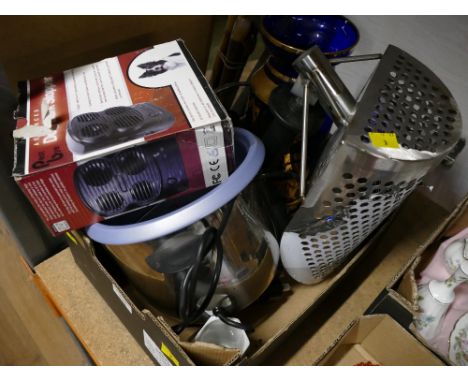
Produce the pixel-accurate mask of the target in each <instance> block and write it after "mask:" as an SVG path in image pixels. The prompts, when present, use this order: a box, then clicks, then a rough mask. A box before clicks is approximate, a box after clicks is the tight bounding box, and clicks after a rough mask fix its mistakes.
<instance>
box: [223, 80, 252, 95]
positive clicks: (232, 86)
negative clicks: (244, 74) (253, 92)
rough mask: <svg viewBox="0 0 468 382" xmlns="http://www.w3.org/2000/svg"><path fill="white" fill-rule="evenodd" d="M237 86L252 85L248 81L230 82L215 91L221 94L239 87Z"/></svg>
mask: <svg viewBox="0 0 468 382" xmlns="http://www.w3.org/2000/svg"><path fill="white" fill-rule="evenodd" d="M237 87H250V83H249V82H247V81H239V82H228V83H227V84H224V85H223V86H220V87H219V88H216V89H215V93H216V94H219V93H222V92H224V91H226V90H229V89H232V88H237Z"/></svg>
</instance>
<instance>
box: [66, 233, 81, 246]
mask: <svg viewBox="0 0 468 382" xmlns="http://www.w3.org/2000/svg"><path fill="white" fill-rule="evenodd" d="M65 235H67V236H68V238H69V239H70V240H71V241H72V242H73V244H75V245H78V242H77V241H76V239H75V237H74V236H73V235H72V234H71V233H70V232H66V233H65Z"/></svg>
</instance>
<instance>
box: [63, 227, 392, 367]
mask: <svg viewBox="0 0 468 382" xmlns="http://www.w3.org/2000/svg"><path fill="white" fill-rule="evenodd" d="M385 227H386V224H384V225H383V226H381V227H379V229H378V230H377V231H376V232H375V233H374V235H373V237H372V238H369V240H367V241H366V242H365V243H364V245H362V246H361V247H360V248H358V250H357V251H356V252H355V254H354V256H353V257H352V258H350V259H349V261H348V263H346V264H345V265H344V266H343V267H342V268H341V269H340V270H338V271H337V272H336V273H335V274H333V275H332V276H331V277H329V278H328V279H327V280H325V281H323V282H322V283H320V284H316V285H301V284H297V283H295V282H294V281H292V280H289V282H290V283H291V284H290V291H289V292H288V293H284V294H283V295H282V296H281V297H280V298H276V299H262V298H260V299H259V300H258V301H257V302H255V303H254V304H252V305H251V306H250V307H248V308H247V309H245V310H244V311H242V312H240V314H239V318H240V319H241V321H242V322H244V323H247V324H250V325H251V326H253V327H254V328H255V330H254V332H253V333H250V334H249V338H250V342H251V345H250V347H249V349H248V350H247V352H246V354H245V355H244V356H243V357H242V358H241V357H240V356H239V352H238V351H237V350H235V349H224V348H220V347H218V346H215V345H211V344H202V343H193V342H190V339H191V337H192V335H193V334H194V333H191V332H190V331H188V333H185V331H184V332H183V333H182V335H181V336H177V335H176V334H175V333H174V332H173V331H172V329H171V327H170V325H171V324H172V323H174V322H173V320H171V318H170V317H167V316H164V315H163V314H161V313H160V312H158V311H157V309H156V308H154V307H152V306H151V305H150V304H148V302H147V301H146V299H145V298H144V296H141V294H139V293H138V291H136V290H135V289H134V288H133V287H132V285H131V284H130V283H129V282H128V280H127V279H126V277H125V276H124V275H123V273H122V272H121V271H120V269H119V267H118V266H116V264H115V260H114V259H113V258H112V256H111V255H110V254H109V253H108V252H107V251H104V250H103V248H102V247H101V246H100V245H99V244H96V243H92V242H91V241H90V240H89V238H87V237H86V236H85V235H84V234H83V233H82V232H80V231H73V232H69V233H68V234H67V236H68V237H69V245H70V249H71V251H72V253H73V257H74V259H75V261H76V263H77V264H78V266H79V267H80V268H81V270H82V271H83V273H84V274H85V275H86V276H87V277H88V279H89V280H90V281H91V282H92V284H93V285H94V286H95V288H96V289H97V290H98V292H99V294H101V296H102V297H103V298H104V300H105V301H106V302H107V303H108V304H109V306H110V307H111V308H112V310H113V311H114V312H115V314H116V315H117V316H118V317H119V318H120V320H121V321H122V323H123V324H124V325H125V326H126V327H127V329H128V331H129V332H130V333H131V334H132V335H133V337H134V338H135V339H136V340H137V342H138V343H139V344H140V345H141V346H142V348H143V349H144V350H145V351H146V352H147V354H148V355H149V356H150V357H151V358H152V359H153V360H154V362H155V363H156V364H167V365H169V364H171V365H192V364H197V365H228V364H243V365H247V364H249V365H255V364H259V363H261V362H262V361H263V360H264V359H265V357H266V356H267V355H269V354H270V353H271V352H272V351H274V349H275V348H276V347H277V346H278V345H279V344H280V343H281V341H283V340H284V339H285V338H287V336H288V335H289V334H290V333H291V332H292V331H293V330H294V328H296V327H297V325H299V323H300V322H301V321H302V320H303V319H304V318H305V317H306V316H307V314H308V313H310V312H311V311H312V310H313V309H314V308H316V307H317V306H318V305H319V303H320V302H321V301H322V300H323V299H324V298H325V296H326V295H327V294H328V293H329V292H330V291H331V290H332V289H333V288H334V287H335V286H336V285H337V284H339V283H340V281H341V280H342V279H343V278H344V276H345V275H346V274H347V273H348V272H349V271H350V270H351V269H352V268H353V267H354V266H355V265H356V264H358V263H359V261H360V260H361V259H362V258H364V257H365V256H364V255H365V254H366V252H367V250H368V248H369V247H370V246H371V245H372V243H373V242H374V240H375V239H376V238H377V237H378V235H379V234H380V232H382V231H383V230H384V229H385ZM163 349H164V350H163ZM161 352H162V354H163V356H161ZM168 354H169V355H168Z"/></svg>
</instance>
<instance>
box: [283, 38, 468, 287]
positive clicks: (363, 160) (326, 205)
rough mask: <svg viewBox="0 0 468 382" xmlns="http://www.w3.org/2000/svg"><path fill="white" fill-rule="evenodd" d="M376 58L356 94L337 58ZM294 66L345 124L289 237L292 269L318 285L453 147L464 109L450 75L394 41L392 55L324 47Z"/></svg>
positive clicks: (287, 263)
mask: <svg viewBox="0 0 468 382" xmlns="http://www.w3.org/2000/svg"><path fill="white" fill-rule="evenodd" d="M377 58H380V62H379V65H378V66H377V68H376V70H375V72H374V73H373V75H372V77H371V79H370V81H369V82H368V84H367V86H366V88H365V90H364V92H363V93H362V96H361V97H360V99H359V101H358V102H357V103H356V102H355V100H354V99H353V97H352V95H351V93H350V92H349V91H348V89H347V88H346V86H345V85H344V84H343V83H342V81H341V80H340V78H339V77H338V75H337V74H336V72H335V71H334V69H333V67H332V66H331V62H332V63H335V64H336V63H340V62H347V61H359V60H366V59H377ZM295 68H296V70H297V71H298V72H299V73H301V75H302V77H303V79H304V81H305V83H306V84H308V83H310V86H311V87H313V88H314V89H315V91H316V93H317V95H318V97H319V101H320V103H321V104H322V106H323V107H324V109H325V110H327V111H328V113H330V114H331V116H332V118H333V121H334V123H335V124H336V125H337V127H338V129H337V131H336V132H335V133H334V135H333V136H332V137H331V139H330V141H329V143H328V144H327V146H326V148H325V149H324V152H323V153H322V156H321V158H320V160H319V163H318V165H317V167H316V169H315V171H314V174H313V177H312V180H311V182H310V185H309V189H308V191H307V192H306V194H305V197H304V199H303V204H302V206H301V207H300V208H299V210H298V211H297V212H296V213H295V215H294V216H293V218H292V219H291V221H290V222H289V224H288V226H287V227H286V230H285V232H284V234H283V236H282V239H281V260H282V263H283V265H284V267H285V269H286V270H287V272H288V273H289V274H290V275H291V276H292V277H293V278H294V279H296V280H297V281H299V282H301V283H306V284H312V283H318V282H320V281H322V280H323V279H324V278H326V277H327V276H328V275H330V273H332V272H333V271H334V270H336V269H337V268H338V267H339V266H340V265H341V264H342V263H343V262H344V261H346V259H347V258H348V256H349V255H350V254H351V253H352V252H353V250H354V249H355V248H356V247H358V246H359V244H360V243H362V242H363V240H364V239H365V238H366V237H367V236H368V235H369V234H371V232H372V231H373V230H374V229H375V228H376V227H377V226H378V225H379V224H380V223H381V222H382V221H383V220H384V219H385V218H386V217H387V216H388V215H389V214H390V213H391V212H392V211H394V210H395V209H397V208H398V207H399V206H400V204H401V203H402V201H403V200H405V198H406V197H407V196H408V195H409V194H410V193H411V192H412V191H413V190H414V189H415V187H416V186H417V185H418V184H419V183H420V182H421V180H422V178H423V177H424V176H425V175H426V174H427V172H428V171H430V170H431V169H432V168H434V167H435V166H437V165H438V164H439V163H440V162H441V161H442V160H443V159H444V157H445V156H446V155H447V154H448V153H449V152H450V151H451V150H452V148H453V147H454V146H455V145H456V143H457V141H458V140H459V138H460V134H461V116H460V112H459V111H458V109H457V105H456V102H455V100H454V98H453V97H452V95H451V94H450V92H449V90H448V89H447V87H446V86H445V85H444V84H443V83H442V82H441V80H440V79H439V78H438V77H437V76H436V75H435V74H434V73H433V72H432V71H431V70H430V69H429V68H427V67H426V66H425V65H424V64H422V63H421V62H419V61H418V60H416V59H415V58H414V57H412V56H411V55H409V54H408V53H406V52H404V51H403V50H401V49H399V48H397V47H395V46H391V45H390V46H389V47H388V48H387V50H386V51H385V53H384V54H383V55H366V56H357V57H347V58H339V59H332V60H330V61H329V60H327V59H326V58H325V56H324V55H323V53H322V52H321V51H320V49H319V48H318V47H317V46H315V47H313V48H311V49H310V50H308V51H307V52H305V53H304V54H302V55H301V56H300V57H299V58H298V59H297V60H296V61H295ZM305 121H306V122H307V118H305ZM305 126H307V124H306V125H305ZM302 175H304V174H302Z"/></svg>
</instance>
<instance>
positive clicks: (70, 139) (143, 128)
mask: <svg viewBox="0 0 468 382" xmlns="http://www.w3.org/2000/svg"><path fill="white" fill-rule="evenodd" d="M174 122H175V119H174V116H173V115H172V114H171V113H169V112H168V111H167V110H165V109H163V108H162V107H160V106H156V105H155V104H153V103H151V102H144V103H139V104H135V105H132V106H116V107H111V108H108V109H106V110H103V111H100V112H89V113H83V114H79V115H77V116H75V117H74V118H72V120H71V121H70V122H69V124H68V128H67V135H66V141H67V146H68V148H69V149H70V150H71V151H72V152H74V153H77V154H84V153H87V152H90V151H94V150H98V149H102V148H105V147H108V146H113V145H117V144H119V143H123V142H126V141H129V140H131V139H135V138H139V137H143V136H145V135H148V134H152V133H157V132H160V131H164V130H167V129H168V128H170V127H171V126H172V125H173V124H174Z"/></svg>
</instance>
